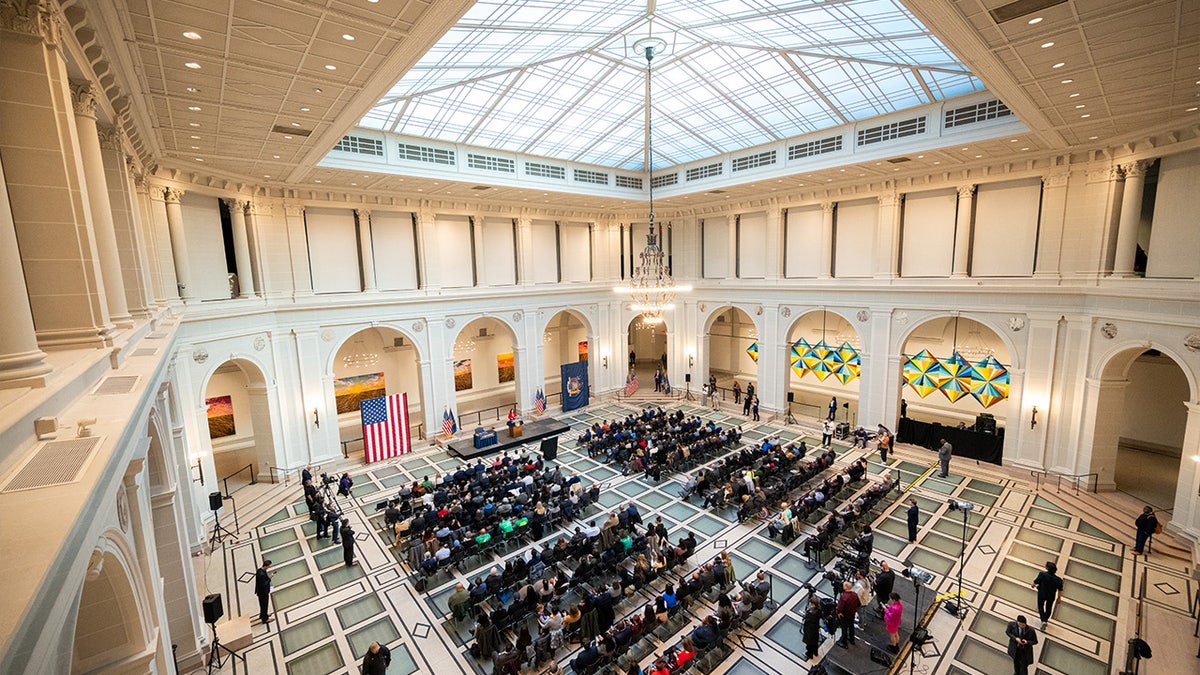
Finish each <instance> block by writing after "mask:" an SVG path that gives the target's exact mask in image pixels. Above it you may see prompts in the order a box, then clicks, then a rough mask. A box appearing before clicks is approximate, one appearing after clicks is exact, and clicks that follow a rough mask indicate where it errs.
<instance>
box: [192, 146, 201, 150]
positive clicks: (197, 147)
mask: <svg viewBox="0 0 1200 675" xmlns="http://www.w3.org/2000/svg"><path fill="white" fill-rule="evenodd" d="M192 149H193V150H199V149H200V146H198V145H193V146H192Z"/></svg>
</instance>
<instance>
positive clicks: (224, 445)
mask: <svg viewBox="0 0 1200 675" xmlns="http://www.w3.org/2000/svg"><path fill="white" fill-rule="evenodd" d="M267 396H268V387H267V378H266V376H265V375H264V374H263V371H262V369H261V368H259V366H258V364H256V363H254V362H253V361H250V360H248V359H230V360H229V361H226V362H224V363H222V364H221V365H219V366H217V368H216V370H214V371H213V374H212V376H211V377H209V379H208V383H207V384H206V385H205V387H204V405H205V408H207V411H208V436H209V439H210V440H211V442H212V452H213V467H214V469H215V470H216V473H217V478H218V479H223V478H225V477H227V476H229V477H230V481H229V482H230V485H231V486H233V485H241V484H242V483H243V482H245V483H249V482H250V476H251V475H253V476H259V475H261V476H263V477H264V478H265V477H266V476H268V475H269V473H270V470H269V469H268V468H267V467H269V466H274V465H275V464H277V462H276V461H275V460H276V453H275V441H274V437H273V435H272V433H271V407H270V403H269V401H268V398H267ZM247 465H249V466H250V467H251V468H250V469H249V471H242V469H244V468H245V467H246V466H247ZM230 489H231V490H232V489H233V487H231V488H230Z"/></svg>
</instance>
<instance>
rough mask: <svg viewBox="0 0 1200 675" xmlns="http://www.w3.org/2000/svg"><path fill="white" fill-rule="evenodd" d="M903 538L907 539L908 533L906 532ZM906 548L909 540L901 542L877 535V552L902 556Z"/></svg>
mask: <svg viewBox="0 0 1200 675" xmlns="http://www.w3.org/2000/svg"><path fill="white" fill-rule="evenodd" d="M902 536H904V537H907V536H908V533H907V532H905V533H904V534H903V535H902ZM905 546H908V540H907V539H903V540H901V539H896V538H894V537H888V536H885V535H880V534H876V535H875V550H876V551H883V552H884V553H886V554H888V555H900V551H903V550H904V547H905Z"/></svg>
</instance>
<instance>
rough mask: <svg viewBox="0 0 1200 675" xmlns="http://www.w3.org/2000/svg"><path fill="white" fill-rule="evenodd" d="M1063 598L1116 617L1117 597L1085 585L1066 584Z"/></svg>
mask: <svg viewBox="0 0 1200 675" xmlns="http://www.w3.org/2000/svg"><path fill="white" fill-rule="evenodd" d="M1064 586H1065V588H1064V589H1063V597H1064V598H1069V599H1071V600H1074V601H1075V602H1079V603H1083V604H1085V605H1087V606H1088V607H1091V608H1093V609H1096V610H1098V611H1100V612H1103V613H1105V614H1108V615H1111V616H1116V614H1117V596H1115V595H1112V594H1110V593H1105V592H1104V591H1101V590H1099V589H1096V588H1092V587H1091V586H1085V585H1083V584H1070V583H1068V584H1064Z"/></svg>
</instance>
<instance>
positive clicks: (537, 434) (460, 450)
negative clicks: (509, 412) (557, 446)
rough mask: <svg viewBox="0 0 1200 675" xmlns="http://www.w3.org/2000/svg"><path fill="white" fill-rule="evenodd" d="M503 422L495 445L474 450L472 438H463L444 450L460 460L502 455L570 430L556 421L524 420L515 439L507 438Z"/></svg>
mask: <svg viewBox="0 0 1200 675" xmlns="http://www.w3.org/2000/svg"><path fill="white" fill-rule="evenodd" d="M503 424H504V423H503V422H501V423H500V425H499V427H500V428H497V429H496V431H497V432H498V433H497V434H496V436H497V439H496V440H497V442H496V444H495V445H489V446H487V447H483V448H476V447H475V441H474V438H473V436H465V437H463V438H456V439H454V440H452V441H450V442H449V443H447V444H446V449H447V450H449V451H450V453H451V454H453V455H455V456H457V457H461V458H462V459H474V458H476V457H482V456H484V455H493V454H504V453H505V452H506V451H509V450H512V449H513V448H520V447H521V446H522V445H525V444H526V443H535V444H536V443H538V442H539V441H541V440H542V439H543V438H550V437H551V436H558V435H559V434H565V433H566V432H568V431H570V430H571V427H569V426H567V425H566V424H564V423H562V422H559V421H558V420H556V419H544V420H535V421H533V422H530V421H528V420H526V422H525V424H523V425H522V433H521V435H520V436H518V437H516V438H512V437H511V436H509V433H508V429H507V428H504V427H503Z"/></svg>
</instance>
